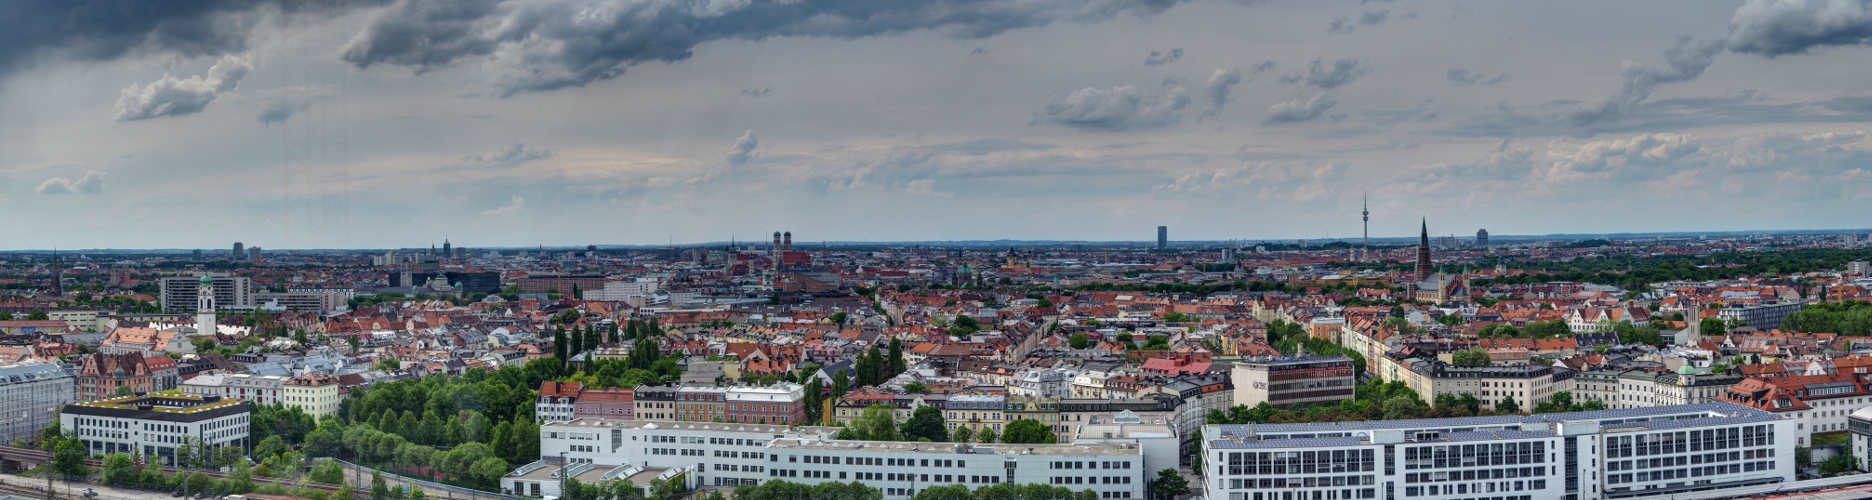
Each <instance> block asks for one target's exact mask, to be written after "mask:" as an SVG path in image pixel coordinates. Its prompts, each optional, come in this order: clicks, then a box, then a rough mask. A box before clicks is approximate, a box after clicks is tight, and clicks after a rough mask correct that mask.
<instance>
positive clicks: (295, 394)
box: [282, 374, 344, 420]
mask: <svg viewBox="0 0 1872 500" xmlns="http://www.w3.org/2000/svg"><path fill="white" fill-rule="evenodd" d="M285 391H286V392H285V396H284V397H283V398H282V402H283V403H285V404H286V406H288V407H293V408H298V409H299V410H300V411H303V412H305V414H307V415H311V416H312V419H313V420H317V419H320V418H324V417H325V416H326V415H332V414H336V413H338V403H339V401H341V400H343V399H344V398H342V397H340V396H339V395H338V378H337V377H328V376H324V375H317V374H305V375H300V376H298V377H296V378H293V379H292V380H288V381H286V386H285Z"/></svg>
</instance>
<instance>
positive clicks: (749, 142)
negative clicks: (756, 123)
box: [728, 130, 760, 167]
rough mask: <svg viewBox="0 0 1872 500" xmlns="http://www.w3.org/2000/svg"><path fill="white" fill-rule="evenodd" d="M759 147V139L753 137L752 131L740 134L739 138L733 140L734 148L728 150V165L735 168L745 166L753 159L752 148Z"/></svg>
mask: <svg viewBox="0 0 1872 500" xmlns="http://www.w3.org/2000/svg"><path fill="white" fill-rule="evenodd" d="M759 146H760V138H759V137H755V136H754V131H753V130H749V131H747V132H746V133H743V134H741V137H740V138H738V139H735V141H734V146H733V147H730V148H728V164H729V165H732V166H736V167H739V166H742V165H746V164H747V162H748V159H750V158H753V157H754V148H756V147H759Z"/></svg>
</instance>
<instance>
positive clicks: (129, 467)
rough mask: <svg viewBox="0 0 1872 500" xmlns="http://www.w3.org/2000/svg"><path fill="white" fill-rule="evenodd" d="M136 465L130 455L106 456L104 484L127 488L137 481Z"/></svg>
mask: <svg viewBox="0 0 1872 500" xmlns="http://www.w3.org/2000/svg"><path fill="white" fill-rule="evenodd" d="M136 473H137V471H136V463H135V462H134V461H133V460H131V459H130V455H127V454H123V453H111V454H109V455H105V456H104V482H105V483H108V484H115V485H119V486H125V485H129V484H131V482H132V481H134V480H135V479H136Z"/></svg>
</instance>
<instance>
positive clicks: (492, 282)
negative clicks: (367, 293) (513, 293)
mask: <svg viewBox="0 0 1872 500" xmlns="http://www.w3.org/2000/svg"><path fill="white" fill-rule="evenodd" d="M398 267H399V270H398V271H396V272H392V273H390V274H389V275H387V276H385V278H384V279H385V281H386V282H387V283H388V284H389V286H392V287H416V286H422V285H423V283H426V282H428V281H429V279H431V278H434V277H436V276H437V275H441V276H442V277H443V279H444V280H446V281H448V282H449V284H452V285H460V286H461V289H462V290H461V291H462V293H477V292H478V293H488V294H493V293H500V291H501V278H500V273H498V272H494V271H477V272H468V271H437V270H435V269H431V267H434V266H433V263H432V262H431V263H418V264H399V265H398Z"/></svg>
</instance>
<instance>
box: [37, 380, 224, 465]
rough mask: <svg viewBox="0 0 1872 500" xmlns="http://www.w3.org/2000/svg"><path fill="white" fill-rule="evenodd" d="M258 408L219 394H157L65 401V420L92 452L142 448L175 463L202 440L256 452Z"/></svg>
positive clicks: (67, 427) (148, 454) (68, 429)
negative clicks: (253, 428)
mask: <svg viewBox="0 0 1872 500" xmlns="http://www.w3.org/2000/svg"><path fill="white" fill-rule="evenodd" d="M252 408H253V406H252V405H250V404H248V403H247V402H245V401H240V400H234V399H225V398H221V397H217V396H208V397H198V396H188V395H183V394H176V393H157V394H151V395H148V396H125V397H121V398H115V399H104V400H98V401H92V402H88V403H77V404H69V405H65V408H64V411H63V412H61V413H60V415H59V425H60V427H62V428H63V429H65V431H66V432H70V433H73V434H75V435H76V436H78V439H80V440H81V441H82V442H83V443H84V445H85V448H86V449H88V450H90V452H91V454H94V455H96V454H104V453H141V454H142V455H143V456H145V457H153V458H154V459H155V461H156V462H159V463H162V464H163V465H175V457H176V449H177V448H180V447H182V446H183V445H191V446H193V445H194V443H197V442H199V443H202V444H206V445H207V446H210V447H220V446H235V447H239V448H240V449H241V450H242V451H243V452H248V451H252V449H253V442H252V440H251V439H250V437H249V436H250V434H249V432H248V429H249V427H248V425H249V421H248V420H249V419H248V416H249V414H250V413H251V411H252Z"/></svg>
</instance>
